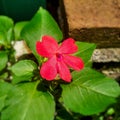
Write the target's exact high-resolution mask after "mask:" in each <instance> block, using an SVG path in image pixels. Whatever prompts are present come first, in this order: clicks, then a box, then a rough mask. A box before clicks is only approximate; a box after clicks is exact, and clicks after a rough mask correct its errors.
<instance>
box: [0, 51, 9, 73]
mask: <svg viewBox="0 0 120 120" xmlns="http://www.w3.org/2000/svg"><path fill="white" fill-rule="evenodd" d="M7 62H8V55H7V53H6V52H5V51H0V71H1V70H3V69H4V68H5V67H6V65H7Z"/></svg>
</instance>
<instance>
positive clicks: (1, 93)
mask: <svg viewBox="0 0 120 120" xmlns="http://www.w3.org/2000/svg"><path fill="white" fill-rule="evenodd" d="M11 87H12V85H11V84H9V83H6V82H4V81H2V80H0V111H1V110H2V108H3V107H4V105H5V99H6V97H7V93H8V92H9V90H10V89H11Z"/></svg>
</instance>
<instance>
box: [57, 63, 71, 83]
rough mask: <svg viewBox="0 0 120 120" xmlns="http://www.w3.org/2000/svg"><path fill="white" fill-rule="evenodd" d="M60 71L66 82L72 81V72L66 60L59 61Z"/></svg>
mask: <svg viewBox="0 0 120 120" xmlns="http://www.w3.org/2000/svg"><path fill="white" fill-rule="evenodd" d="M57 65H58V72H59V74H60V78H61V79H63V80H64V81H66V82H71V74H70V71H69V69H68V67H67V66H66V65H65V63H64V62H62V61H61V62H58V63H57Z"/></svg>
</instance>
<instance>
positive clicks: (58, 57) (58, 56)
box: [56, 53, 62, 61]
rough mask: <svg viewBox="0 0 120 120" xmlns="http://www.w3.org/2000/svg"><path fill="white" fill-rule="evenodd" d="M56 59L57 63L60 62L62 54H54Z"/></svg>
mask: <svg viewBox="0 0 120 120" xmlns="http://www.w3.org/2000/svg"><path fill="white" fill-rule="evenodd" d="M56 57H57V60H58V61H61V60H62V54H60V53H56Z"/></svg>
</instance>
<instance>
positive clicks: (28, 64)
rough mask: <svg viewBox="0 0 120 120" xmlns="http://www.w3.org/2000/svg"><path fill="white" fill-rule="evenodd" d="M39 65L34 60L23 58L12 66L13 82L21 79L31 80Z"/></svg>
mask: <svg viewBox="0 0 120 120" xmlns="http://www.w3.org/2000/svg"><path fill="white" fill-rule="evenodd" d="M36 69H37V65H36V63H35V62H33V61H32V60H21V61H19V62H18V63H16V64H14V65H13V66H12V67H11V71H12V72H13V74H14V76H13V83H18V82H21V81H30V80H31V78H32V77H33V75H34V71H35V70H36Z"/></svg>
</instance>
